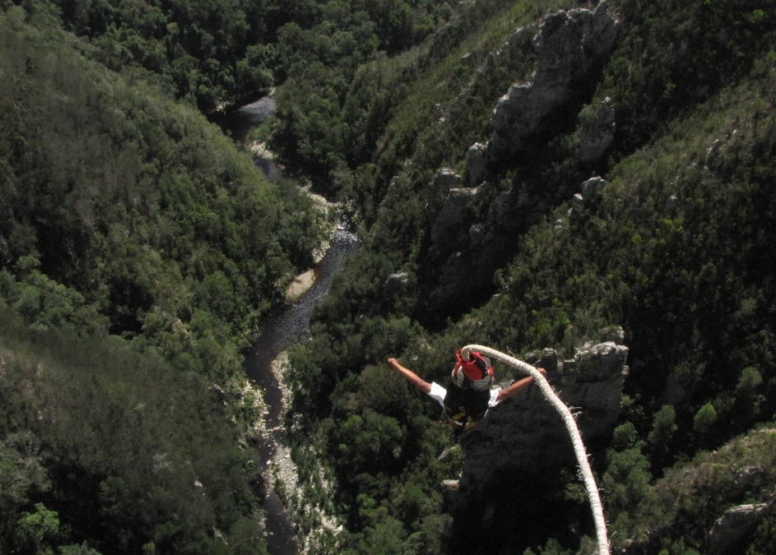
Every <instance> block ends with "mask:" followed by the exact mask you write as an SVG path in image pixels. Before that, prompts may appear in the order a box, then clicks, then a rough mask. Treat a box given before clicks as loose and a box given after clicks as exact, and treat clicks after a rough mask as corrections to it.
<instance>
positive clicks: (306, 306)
mask: <svg viewBox="0 0 776 555" xmlns="http://www.w3.org/2000/svg"><path fill="white" fill-rule="evenodd" d="M357 245H358V241H357V239H356V237H355V235H353V234H352V233H350V232H348V231H346V230H345V229H338V230H337V231H336V233H335V234H334V237H333V238H332V241H331V246H330V247H329V250H328V251H327V252H326V255H325V256H324V258H323V260H321V263H320V264H319V265H318V266H317V267H316V268H315V278H316V279H315V282H314V283H313V286H312V287H311V288H310V289H309V290H308V291H307V292H306V293H305V294H304V295H302V296H301V297H300V298H299V299H298V300H297V301H296V302H295V303H293V304H290V305H289V306H288V307H287V308H286V309H285V310H284V311H283V312H282V313H280V314H278V315H277V316H275V317H272V318H269V319H267V320H266V321H265V322H264V324H263V325H262V326H261V329H260V330H259V333H258V335H257V337H256V341H255V343H254V345H255V348H254V349H252V350H251V352H250V353H249V354H248V356H247V357H246V359H245V369H246V372H247V374H248V377H249V378H251V380H253V381H254V382H255V383H256V384H258V385H259V387H261V389H262V390H263V391H264V401H265V402H266V404H267V406H268V412H267V416H266V418H265V421H264V426H263V428H264V430H265V431H264V433H263V434H262V436H261V437H260V438H259V441H258V445H257V448H258V450H259V454H260V455H261V460H262V461H269V460H270V459H271V458H272V456H273V455H274V454H275V451H276V448H277V445H278V444H281V445H283V444H285V442H286V441H287V437H286V434H285V430H284V429H283V427H282V424H283V417H284V414H285V410H286V407H284V406H283V395H282V391H281V389H280V386H279V385H278V383H277V381H276V379H275V376H274V374H273V372H272V370H271V366H272V362H273V361H274V360H275V359H276V358H277V357H278V355H279V354H280V353H282V352H283V351H285V350H287V349H288V348H289V347H290V346H291V345H293V344H294V343H297V342H299V341H304V340H305V339H308V338H309V337H310V316H311V315H312V312H313V309H314V308H315V305H316V303H317V302H318V301H319V300H321V299H322V298H323V297H324V296H325V295H326V293H327V292H328V291H329V287H330V286H331V282H332V280H333V279H334V277H335V276H336V275H337V272H339V270H340V268H341V267H342V264H343V263H344V262H345V260H346V259H347V257H348V255H349V254H350V253H351V252H352V251H353V250H354V249H355V248H356V247H357ZM262 474H263V476H264V495H265V500H264V511H265V513H266V523H265V524H266V530H267V544H268V547H269V552H270V553H271V554H272V555H296V554H297V553H298V552H299V545H298V542H297V539H296V536H295V534H294V530H293V524H292V522H291V520H290V518H289V516H288V514H287V511H286V509H285V507H284V506H283V502H282V501H281V500H280V498H279V497H278V496H277V494H276V493H275V492H274V491H273V488H272V476H271V471H270V470H269V468H268V466H267V465H266V464H265V465H264V467H263V468H262Z"/></svg>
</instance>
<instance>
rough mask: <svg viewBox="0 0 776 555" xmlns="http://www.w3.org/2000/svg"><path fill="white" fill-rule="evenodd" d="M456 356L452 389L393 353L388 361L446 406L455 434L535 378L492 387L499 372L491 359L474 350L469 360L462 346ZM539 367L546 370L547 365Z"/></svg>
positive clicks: (459, 433) (544, 372) (410, 380)
mask: <svg viewBox="0 0 776 555" xmlns="http://www.w3.org/2000/svg"><path fill="white" fill-rule="evenodd" d="M455 357H456V364H455V367H454V368H453V370H452V372H451V373H450V378H451V380H452V382H453V387H451V388H450V389H446V388H444V387H442V386H441V385H439V384H438V383H436V382H427V381H426V380H424V379H423V378H421V377H420V376H418V375H417V374H416V373H415V372H413V371H412V370H410V369H409V368H407V367H406V366H403V365H402V364H401V363H400V362H399V361H398V360H397V359H395V358H393V357H391V358H389V359H388V364H390V365H391V366H392V367H393V368H394V369H395V370H396V371H397V372H399V374H401V375H402V376H403V377H404V379H406V380H407V381H408V382H409V383H411V384H412V385H414V386H415V387H416V388H417V389H419V390H420V391H422V392H423V393H425V394H426V395H428V396H429V397H431V398H432V399H434V400H435V401H436V402H438V403H439V404H440V405H441V406H442V408H443V409H444V410H445V413H446V414H447V417H448V419H449V423H450V425H451V427H452V428H453V433H454V435H455V437H458V436H460V435H461V434H462V433H463V432H464V430H467V429H469V428H471V427H472V426H474V425H475V424H477V422H479V421H480V420H482V419H483V418H484V417H485V415H486V414H487V412H488V409H490V408H491V407H495V406H496V405H498V404H499V403H500V402H502V401H504V400H506V399H509V398H510V397H512V396H513V395H515V394H516V393H518V392H520V391H522V390H524V389H525V388H527V387H529V386H530V385H531V384H532V383H533V381H534V379H533V377H531V376H528V377H526V378H523V379H520V380H517V381H516V382H513V383H512V384H511V385H510V386H509V387H507V388H503V389H502V388H500V387H496V388H491V384H492V382H493V377H494V374H495V373H494V370H493V364H491V361H490V359H488V358H487V357H484V356H482V355H481V354H480V353H478V352H476V351H470V352H469V358H468V360H465V359H464V357H463V355H462V353H461V350H460V349H459V350H458V352H456V354H455ZM536 369H537V370H539V372H541V373H542V374H546V371H545V369H544V368H541V367H537V368H536Z"/></svg>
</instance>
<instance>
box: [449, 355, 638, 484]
mask: <svg viewBox="0 0 776 555" xmlns="http://www.w3.org/2000/svg"><path fill="white" fill-rule="evenodd" d="M627 356H628V348H627V347H626V346H624V345H619V344H617V343H614V342H612V341H607V342H604V343H598V344H588V345H585V346H584V347H583V348H582V349H580V350H579V351H578V352H577V353H576V356H575V357H574V358H573V359H572V360H566V361H558V360H557V355H555V354H554V353H553V352H552V351H548V352H547V353H545V355H544V357H543V358H542V365H543V366H545V367H547V370H548V379H549V381H550V383H551V384H552V386H553V388H554V389H555V391H556V392H557V393H558V395H559V397H560V398H561V399H562V400H563V402H564V403H566V405H567V406H568V407H569V408H571V410H572V412H573V413H574V414H575V416H576V419H577V424H578V426H579V428H580V431H581V432H582V435H583V438H584V441H585V442H587V443H592V442H595V441H596V440H597V439H603V438H606V437H608V435H609V434H611V433H612V430H613V429H614V425H615V423H616V421H617V418H618V417H619V414H620V402H621V397H622V387H623V384H624V382H625V378H626V376H627V374H628V367H627V364H626V363H627ZM505 385H506V384H505ZM494 445H498V449H495V450H494V449H493V446H494ZM463 446H464V451H465V454H466V463H467V467H466V470H465V472H464V476H463V480H464V482H465V481H467V480H468V481H472V482H477V483H482V482H487V481H489V480H490V477H492V476H493V475H495V474H498V473H500V472H502V471H504V470H508V471H509V472H510V473H511V472H517V473H520V472H529V471H533V470H535V468H536V462H537V461H545V464H548V465H550V464H551V465H557V466H564V465H566V466H570V467H573V466H574V465H575V464H576V462H575V458H574V452H573V450H572V447H571V443H570V440H569V438H568V434H567V432H566V428H565V427H564V425H563V422H562V421H561V419H560V417H559V416H558V414H557V413H556V412H555V411H554V410H553V409H552V407H550V406H549V404H548V403H547V402H546V401H545V399H544V398H543V397H542V395H541V392H540V391H539V389H538V388H530V389H528V390H526V391H525V392H521V393H520V394H518V395H517V396H516V397H514V398H512V399H509V400H507V401H505V402H504V403H502V404H500V405H499V406H497V407H495V408H494V409H492V410H491V411H490V412H489V413H488V416H487V417H486V419H485V420H484V421H483V422H481V423H480V424H479V425H478V426H477V428H475V429H474V430H472V432H471V433H470V436H469V437H468V438H466V440H465V441H464V442H463Z"/></svg>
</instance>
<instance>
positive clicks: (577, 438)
mask: <svg viewBox="0 0 776 555" xmlns="http://www.w3.org/2000/svg"><path fill="white" fill-rule="evenodd" d="M488 357H492V358H495V359H496V360H499V361H501V362H503V363H504V364H508V365H509V366H511V367H513V368H515V369H517V370H519V371H521V372H524V373H526V374H528V376H529V377H527V378H523V379H521V380H518V381H516V382H514V383H512V384H511V385H510V386H509V387H507V388H505V389H498V388H495V389H491V387H490V385H491V383H492V381H493V365H492V364H491V363H490V359H489V358H488ZM388 363H389V364H390V365H391V366H392V367H393V368H395V369H396V370H397V371H398V372H399V373H400V374H401V375H402V376H403V377H404V378H405V379H406V380H407V381H408V382H410V383H411V384H412V385H414V386H415V387H416V388H418V389H419V390H420V391H422V392H423V393H425V394H427V395H429V396H430V397H432V398H433V399H435V400H436V401H437V402H439V403H440V404H441V405H442V407H444V409H445V412H446V413H447V414H448V416H449V417H450V418H451V419H452V418H453V416H455V415H456V414H458V413H456V412H455V409H456V408H458V409H465V411H466V420H465V421H463V422H460V421H461V418H462V417H461V418H459V419H458V421H456V428H455V432H456V435H459V434H460V433H462V432H463V431H464V430H465V429H466V427H467V423H468V425H469V426H471V425H474V424H476V422H477V421H478V420H479V419H481V418H482V417H484V416H485V414H486V413H487V410H488V408H490V407H494V406H496V405H497V404H498V403H500V402H501V401H503V400H504V399H508V398H509V397H511V396H513V395H514V394H515V393H517V392H518V391H521V390H523V389H525V388H526V387H528V386H529V385H531V384H532V383H534V382H535V383H536V385H537V386H538V387H539V389H540V391H541V393H542V396H543V397H544V398H545V399H546V400H547V402H548V403H549V404H550V405H551V406H552V407H553V408H554V409H555V411H556V412H557V413H558V415H559V416H560V417H561V419H562V420H563V423H564V425H565V427H566V431H567V432H568V434H569V439H570V440H571V444H572V446H573V448H574V454H575V455H576V459H577V464H578V465H579V473H580V477H581V478H582V482H583V484H584V486H585V491H586V492H587V497H588V501H589V503H590V510H591V512H592V513H593V522H594V524H595V530H596V542H597V547H598V549H597V555H610V553H611V550H610V546H609V537H608V534H607V530H606V519H605V518H604V511H603V505H602V504H601V497H600V495H599V492H598V485H597V484H596V481H595V476H594V475H593V470H592V469H591V468H590V461H589V460H588V455H587V451H586V449H585V445H584V443H583V442H582V435H581V433H580V432H579V428H577V423H576V420H575V419H574V415H573V414H571V411H570V410H569V408H568V407H567V406H566V405H565V404H564V403H563V401H562V400H561V399H560V398H559V397H558V395H557V394H556V393H555V391H554V390H553V389H552V386H551V385H550V384H549V382H548V381H547V379H546V378H545V374H546V371H545V370H544V368H541V367H539V366H532V365H530V364H528V363H526V362H523V361H522V360H518V359H516V358H514V357H512V356H510V355H507V354H504V353H502V352H500V351H497V350H496V349H493V348H491V347H486V346H484V345H467V346H465V347H463V348H462V349H460V350H459V351H458V352H457V353H456V365H455V367H454V368H453V371H452V372H451V375H450V377H451V379H452V382H453V384H454V386H453V387H452V388H451V389H450V390H447V389H445V388H444V387H442V386H440V385H439V384H437V383H433V382H432V383H429V382H427V381H425V380H424V379H422V378H421V377H419V376H418V375H417V374H415V372H413V371H412V370H410V369H409V368H406V367H404V366H403V365H402V364H401V363H399V361H398V360H396V359H395V358H389V359H388ZM458 390H461V391H463V392H467V391H468V392H470V393H469V395H470V396H471V397H474V398H476V399H478V400H479V401H478V403H479V404H474V403H471V404H470V405H469V407H470V408H469V407H467V406H464V405H460V406H459V407H456V406H455V405H457V404H458V402H457V401H454V398H456V395H458V393H459V391H458ZM472 392H473V393H472ZM475 393H476V395H475ZM464 395H465V394H464ZM483 399H484V405H485V406H484V409H483V407H482V405H483Z"/></svg>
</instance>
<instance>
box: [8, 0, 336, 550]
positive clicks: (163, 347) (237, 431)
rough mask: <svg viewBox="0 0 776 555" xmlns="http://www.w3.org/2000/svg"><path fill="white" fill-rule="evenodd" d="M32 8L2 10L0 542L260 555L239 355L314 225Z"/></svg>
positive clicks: (287, 198)
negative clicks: (241, 443) (242, 440)
mask: <svg viewBox="0 0 776 555" xmlns="http://www.w3.org/2000/svg"><path fill="white" fill-rule="evenodd" d="M49 8H50V6H49V5H47V4H46V3H36V4H35V6H34V7H33V8H32V9H31V10H30V11H29V12H27V11H25V10H24V9H22V8H21V7H17V6H10V7H8V9H7V10H3V11H2V12H1V13H0V37H2V48H1V49H0V74H1V75H2V76H3V78H2V83H1V84H0V89H1V92H0V168H2V180H1V181H0V183H1V184H0V198H2V202H1V203H0V206H1V207H2V208H0V211H2V215H1V216H0V309H1V310H2V317H0V321H2V322H3V329H2V331H0V352H2V355H1V356H0V389H1V390H2V399H3V403H2V408H0V414H2V418H0V442H1V445H2V464H1V465H0V466H1V467H2V472H1V474H2V481H3V487H2V491H3V493H2V505H3V508H2V514H3V519H2V520H3V528H2V538H0V545H2V548H0V550H1V551H2V552H3V553H44V552H46V553H48V552H59V551H60V550H61V551H63V552H64V551H68V550H69V552H76V551H73V550H76V549H80V550H81V551H77V552H84V553H85V552H103V553H120V552H124V553H137V552H140V551H141V550H142V549H145V550H146V552H155V550H158V551H161V552H173V551H174V552H201V553H214V552H230V553H238V552H239V553H255V552H262V550H263V547H262V546H263V542H262V540H261V539H260V538H261V521H260V519H259V518H258V517H257V515H259V504H258V499H257V497H256V495H255V492H254V491H253V490H254V488H255V487H256V486H257V484H256V479H257V475H256V472H255V471H254V470H252V468H254V467H255V464H254V461H253V460H252V458H253V455H252V454H251V451H250V450H247V449H238V442H237V438H239V437H240V436H241V435H244V434H245V433H246V430H247V428H248V426H250V425H253V423H254V422H253V421H254V420H255V418H256V417H257V413H256V409H255V408H253V407H251V406H250V404H249V403H247V401H246V399H245V398H244V396H243V394H242V393H241V392H242V390H243V387H244V382H245V377H244V375H243V372H242V368H241V363H242V355H241V348H243V347H244V346H245V345H246V342H245V339H244V337H247V336H248V335H249V334H250V333H252V332H254V331H255V329H256V326H257V325H258V323H259V322H260V320H261V319H262V318H263V316H264V315H266V314H267V313H268V312H269V311H270V310H271V309H273V308H274V307H277V306H278V305H280V304H281V303H282V300H283V296H282V285H283V284H284V283H287V282H288V281H290V279H291V278H292V276H293V275H294V274H295V272H296V271H297V270H298V269H299V268H302V267H305V266H306V265H308V264H309V263H310V261H311V251H312V249H313V247H317V246H318V244H319V243H320V241H321V239H322V234H321V233H322V225H321V223H322V222H320V221H319V220H320V216H319V215H318V212H317V211H316V210H313V209H312V206H311V202H310V201H309V200H308V199H307V197H306V196H304V195H302V194H300V193H298V192H296V189H295V188H293V187H290V186H288V185H284V184H282V183H281V184H279V185H270V184H269V183H267V182H266V181H265V180H264V178H263V176H262V175H261V174H260V172H259V171H258V170H257V169H256V168H255V167H254V165H253V163H252V160H251V159H250V157H249V156H247V155H246V154H245V153H243V152H239V151H238V150H237V149H236V148H235V145H234V144H233V143H232V142H231V141H230V140H229V139H227V138H226V137H225V136H224V134H223V133H222V132H221V130H220V129H218V128H216V127H215V126H213V125H211V124H209V123H208V122H207V121H206V120H205V119H204V117H203V116H202V115H201V114H199V113H197V112H196V111H195V110H194V109H192V108H191V107H190V106H186V105H183V104H178V103H176V102H174V100H173V99H171V98H170V97H168V96H167V95H165V94H164V93H163V92H162V91H160V90H159V89H158V88H157V87H156V86H154V85H153V84H152V83H148V82H147V81H145V80H144V79H141V78H140V77H139V76H138V75H137V74H135V73H132V72H128V73H125V74H121V75H119V74H116V73H114V72H112V71H110V70H109V69H106V68H105V67H104V66H102V65H100V64H97V63H95V62H92V61H89V59H88V58H89V57H90V55H93V54H94V53H95V50H94V48H93V47H92V46H90V45H89V44H87V43H85V42H82V41H81V40H79V39H78V38H76V37H74V36H73V35H71V34H67V33H65V32H63V31H62V30H61V28H60V25H59V23H58V22H57V20H56V19H55V18H53V17H52V13H53V12H52V11H51V10H50V9H49ZM197 484H199V485H197ZM60 546H62V547H61V549H60ZM66 546H70V547H66ZM74 546H75V547H74ZM79 546H80V547H79ZM227 546H228V547H227ZM89 550H91V551H89Z"/></svg>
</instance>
